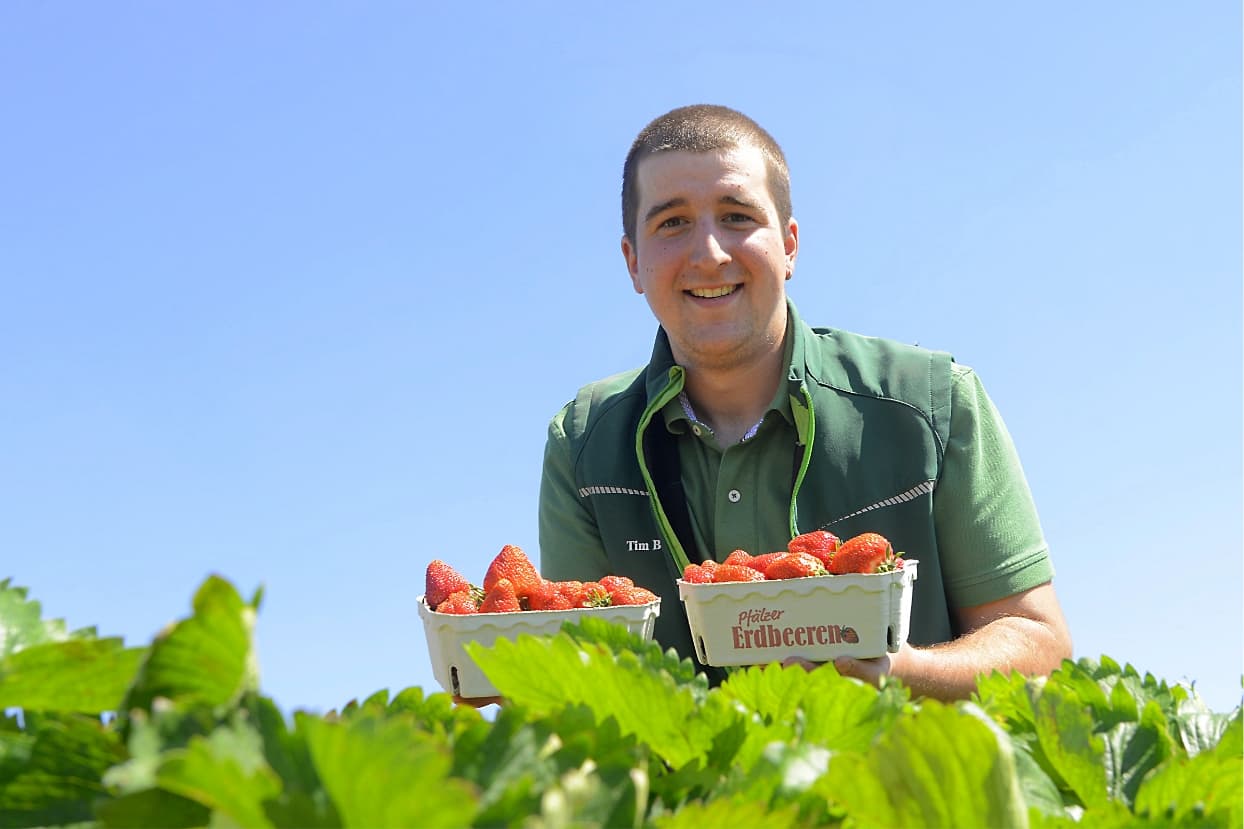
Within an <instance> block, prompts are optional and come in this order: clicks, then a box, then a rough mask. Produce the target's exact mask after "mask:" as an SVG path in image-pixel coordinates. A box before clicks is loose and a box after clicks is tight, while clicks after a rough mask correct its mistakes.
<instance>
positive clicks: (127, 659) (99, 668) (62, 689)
mask: <svg viewBox="0 0 1244 829" xmlns="http://www.w3.org/2000/svg"><path fill="white" fill-rule="evenodd" d="M142 656H143V650H142V649H141V648H126V647H125V646H124V645H123V644H122V642H121V640H120V639H68V640H64V641H59V642H43V643H41V644H37V645H31V646H30V647H26V648H24V649H22V650H18V651H15V652H12V653H10V654H9V655H8V656H7V657H5V658H3V659H0V708H24V709H28V710H34V711H76V712H80V713H84V714H98V713H101V712H104V711H116V710H117V709H118V707H119V706H120V704H121V700H122V699H123V698H124V696H125V692H126V689H127V688H128V687H129V685H130V683H131V682H132V681H133V678H134V672H135V671H136V670H137V668H138V664H139V661H140V660H141V659H142Z"/></svg>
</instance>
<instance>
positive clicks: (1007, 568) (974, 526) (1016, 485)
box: [933, 365, 1054, 609]
mask: <svg viewBox="0 0 1244 829" xmlns="http://www.w3.org/2000/svg"><path fill="white" fill-rule="evenodd" d="M954 371H955V375H954V378H953V386H952V388H951V414H950V437H949V440H948V442H947V445H946V454H945V457H944V460H943V465H942V474H941V477H940V478H939V479H938V482H937V488H936V489H935V490H934V493H933V516H934V521H935V523H936V526H937V536H938V549H939V551H940V555H941V564H942V574H943V578H944V583H945V588H946V595H947V599H948V600H949V602H950V605H951V607H952V609H953V608H965V607H974V606H977V605H981V604H985V603H987V602H991V601H996V600H998V599H1002V598H1006V597H1007V596H1012V595H1015V594H1016V593H1021V592H1023V591H1024V590H1028V589H1030V588H1033V587H1036V586H1038V585H1041V584H1044V583H1046V582H1048V581H1050V580H1051V579H1052V578H1053V577H1054V568H1053V564H1052V562H1051V561H1050V556H1049V547H1048V545H1047V544H1046V541H1045V536H1044V534H1043V532H1042V530H1041V523H1040V520H1039V519H1038V517H1037V509H1036V505H1035V504H1034V502H1033V498H1032V493H1031V491H1030V490H1029V488H1028V481H1027V479H1026V478H1025V477H1024V471H1023V468H1022V467H1021V466H1020V461H1019V455H1018V453H1017V452H1016V450H1015V445H1014V443H1013V442H1012V440H1011V436H1010V433H1008V432H1007V429H1006V426H1005V424H1003V422H1002V417H1001V415H999V413H998V410H997V409H996V408H995V407H994V405H993V402H992V401H991V400H990V399H989V396H988V395H987V394H986V393H985V388H984V386H983V385H982V384H981V382H980V379H979V378H978V377H977V375H976V373H975V372H974V371H972V370H971V369H970V368H967V367H966V366H959V365H956V366H955V369H954Z"/></svg>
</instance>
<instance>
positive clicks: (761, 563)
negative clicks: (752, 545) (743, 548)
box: [746, 552, 790, 573]
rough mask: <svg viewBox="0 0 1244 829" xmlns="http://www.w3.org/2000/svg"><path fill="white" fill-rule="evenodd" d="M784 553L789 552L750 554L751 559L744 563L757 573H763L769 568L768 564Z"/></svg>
mask: <svg viewBox="0 0 1244 829" xmlns="http://www.w3.org/2000/svg"><path fill="white" fill-rule="evenodd" d="M785 555H790V554H789V553H785V552H777V553H762V554H760V555H758V556H752V557H751V559H750V560H748V561H747V562H746V565H747V566H748V567H750V568H752V569H753V570H755V571H756V572H758V573H763V572H765V570H768V569H769V565H770V564H772V563H773V562H775V561H777V560H778V559H779V558H781V557H782V556H785Z"/></svg>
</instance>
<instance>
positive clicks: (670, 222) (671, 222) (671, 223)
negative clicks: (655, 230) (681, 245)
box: [657, 216, 684, 227]
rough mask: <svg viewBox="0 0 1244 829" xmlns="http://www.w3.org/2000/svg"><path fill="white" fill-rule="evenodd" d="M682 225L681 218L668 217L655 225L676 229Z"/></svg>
mask: <svg viewBox="0 0 1244 829" xmlns="http://www.w3.org/2000/svg"><path fill="white" fill-rule="evenodd" d="M683 223H684V222H683V219H682V218H680V217H678V216H670V217H669V218H668V219H666V220H665V221H663V222H661V224H659V225H657V227H678V226H679V225H681V224H683Z"/></svg>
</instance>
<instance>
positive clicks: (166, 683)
mask: <svg viewBox="0 0 1244 829" xmlns="http://www.w3.org/2000/svg"><path fill="white" fill-rule="evenodd" d="M193 609H194V612H193V615H191V616H190V617H188V618H186V619H183V620H181V621H180V622H177V623H176V624H175V625H173V626H172V627H171V628H170V629H168V630H167V631H166V632H164V633H161V634H160V635H159V636H157V637H156V639H155V641H154V642H152V644H151V647H150V648H149V649H148V651H147V653H146V657H145V658H144V659H143V661H142V663H141V665H140V667H139V670H138V674H137V676H136V677H135V680H134V685H133V686H132V687H131V688H130V690H129V693H128V694H127V696H126V699H125V702H124V709H125V710H126V711H128V710H130V709H132V708H142V709H149V708H150V707H151V703H152V701H153V700H154V699H156V698H157V697H164V698H167V699H169V700H171V701H173V702H175V703H186V704H197V703H201V704H205V705H227V704H232V703H236V702H238V701H239V700H240V698H241V697H242V695H243V694H244V693H247V692H253V691H256V690H257V689H258V685H259V676H258V674H259V670H258V666H257V662H256V658H255V651H254V628H255V610H256V608H255V606H254V605H252V604H247V603H244V602H243V601H242V598H241V596H239V595H238V592H237V590H236V589H234V587H233V585H231V584H230V583H229V582H227V581H225V580H224V579H222V578H220V577H219V576H210V577H209V578H208V579H207V580H206V581H204V582H203V584H202V586H201V587H200V588H199V590H198V591H197V592H196V593H195V596H194V605H193Z"/></svg>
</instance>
